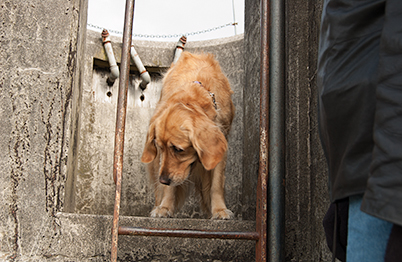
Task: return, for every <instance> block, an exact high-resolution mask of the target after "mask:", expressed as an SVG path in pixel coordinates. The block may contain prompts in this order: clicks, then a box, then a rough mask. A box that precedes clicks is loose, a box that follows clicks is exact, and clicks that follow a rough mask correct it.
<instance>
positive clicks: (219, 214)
mask: <svg viewBox="0 0 402 262" xmlns="http://www.w3.org/2000/svg"><path fill="white" fill-rule="evenodd" d="M233 217H234V214H233V212H232V211H230V210H229V209H221V210H217V211H215V212H213V213H212V217H211V218H212V219H233Z"/></svg>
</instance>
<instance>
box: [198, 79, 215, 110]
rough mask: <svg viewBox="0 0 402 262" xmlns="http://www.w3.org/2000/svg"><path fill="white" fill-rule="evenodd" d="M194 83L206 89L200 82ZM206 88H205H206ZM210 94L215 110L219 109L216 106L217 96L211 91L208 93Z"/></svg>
mask: <svg viewBox="0 0 402 262" xmlns="http://www.w3.org/2000/svg"><path fill="white" fill-rule="evenodd" d="M193 83H196V84H199V85H200V86H202V87H204V86H203V85H202V83H201V82H200V81H193ZM204 88H205V87H204ZM207 91H208V90H207ZM208 93H209V95H210V96H211V98H212V102H213V103H214V107H215V110H216V109H218V107H217V105H216V100H215V94H214V93H212V92H209V91H208Z"/></svg>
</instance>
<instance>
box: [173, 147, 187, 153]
mask: <svg viewBox="0 0 402 262" xmlns="http://www.w3.org/2000/svg"><path fill="white" fill-rule="evenodd" d="M172 148H173V151H174V152H175V153H181V152H183V151H184V150H183V149H181V148H179V147H177V146H172Z"/></svg>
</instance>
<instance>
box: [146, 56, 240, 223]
mask: <svg viewBox="0 0 402 262" xmlns="http://www.w3.org/2000/svg"><path fill="white" fill-rule="evenodd" d="M232 93H233V92H232V90H231V88H230V85H229V81H228V80H227V78H226V77H225V76H224V74H223V73H222V71H221V68H220V66H219V64H218V62H217V61H216V60H215V59H214V57H213V55H211V54H191V53H188V52H183V53H182V55H181V57H180V59H179V60H178V61H177V63H176V64H173V65H172V66H171V68H170V69H169V70H168V72H167V73H166V75H165V77H164V79H163V88H162V93H161V98H160V101H159V103H158V106H157V108H156V110H155V113H154V115H153V117H152V118H151V121H150V124H149V130H148V134H147V138H146V142H145V148H144V152H143V154H142V157H141V161H142V162H144V163H149V165H148V169H149V170H148V171H149V175H150V180H151V183H152V184H153V185H154V189H155V207H154V208H153V210H152V212H151V216H153V217H171V216H173V214H174V212H175V211H177V210H178V209H180V207H181V206H182V205H183V203H184V200H185V198H186V197H187V195H188V191H189V186H190V184H193V183H194V185H195V188H196V190H197V192H199V194H200V196H201V207H202V209H203V210H204V212H206V213H207V214H208V215H209V216H211V217H212V218H215V219H229V218H232V217H233V213H232V212H231V211H230V210H228V209H227V208H226V204H225V200H224V183H225V174H224V172H225V166H226V152H227V148H228V145H227V140H226V139H227V135H228V133H229V129H230V126H231V123H232V120H233V116H234V111H235V110H234V105H233V102H232V100H231V95H232ZM189 181H192V182H193V183H192V182H189ZM162 183H163V184H162Z"/></svg>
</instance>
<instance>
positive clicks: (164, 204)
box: [151, 184, 176, 217]
mask: <svg viewBox="0 0 402 262" xmlns="http://www.w3.org/2000/svg"><path fill="white" fill-rule="evenodd" d="M158 187H160V188H158V189H157V190H162V199H161V200H160V204H159V205H158V206H155V207H154V209H153V210H152V211H151V217H172V216H173V214H174V208H175V206H174V204H175V193H176V187H174V186H165V185H162V184H160V185H158ZM158 202H159V201H157V203H158Z"/></svg>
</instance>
